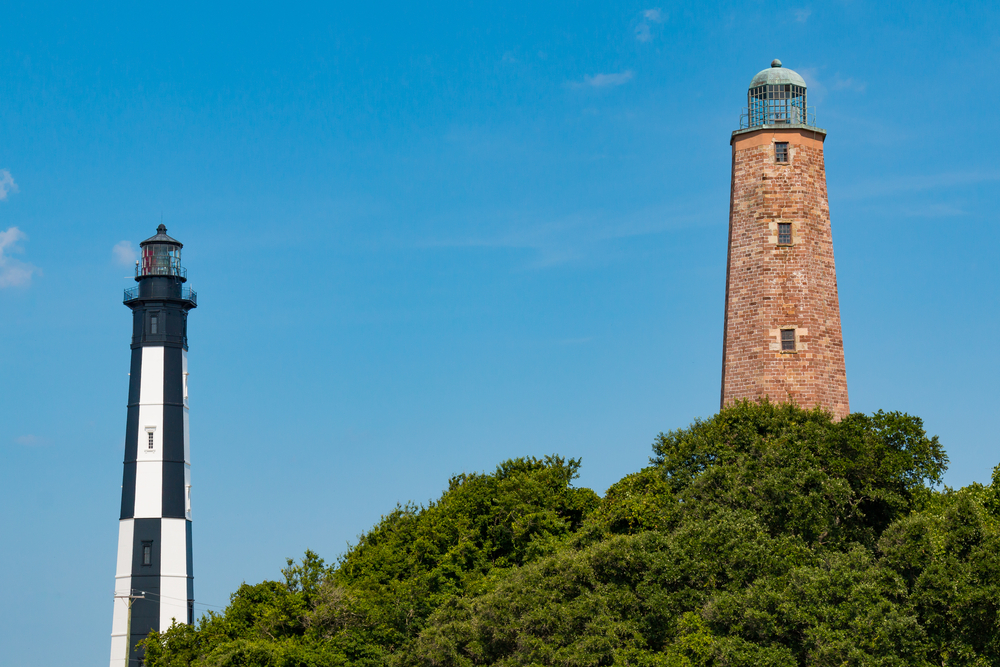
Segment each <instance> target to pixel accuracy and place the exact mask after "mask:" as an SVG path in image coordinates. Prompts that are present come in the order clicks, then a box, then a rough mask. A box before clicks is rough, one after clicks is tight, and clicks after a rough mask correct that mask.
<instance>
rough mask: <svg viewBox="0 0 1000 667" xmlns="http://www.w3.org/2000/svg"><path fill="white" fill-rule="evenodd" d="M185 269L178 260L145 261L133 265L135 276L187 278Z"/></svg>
mask: <svg viewBox="0 0 1000 667" xmlns="http://www.w3.org/2000/svg"><path fill="white" fill-rule="evenodd" d="M187 275H188V272H187V269H185V268H184V267H183V266H181V265H180V262H174V261H172V262H162V263H161V262H145V263H143V264H136V265H135V277H136V278H142V277H144V276H174V277H176V278H184V279H185V280H187Z"/></svg>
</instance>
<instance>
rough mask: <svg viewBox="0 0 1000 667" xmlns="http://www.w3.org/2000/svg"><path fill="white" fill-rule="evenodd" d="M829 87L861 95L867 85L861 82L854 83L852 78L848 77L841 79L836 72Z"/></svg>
mask: <svg viewBox="0 0 1000 667" xmlns="http://www.w3.org/2000/svg"><path fill="white" fill-rule="evenodd" d="M830 87H831V88H833V89H834V90H852V91H854V92H856V93H863V92H865V88H867V87H868V84H866V83H865V82H863V81H855V80H854V77H848V78H846V79H845V78H843V77H841V76H840V73H839V72H838V73H837V74H835V75H834V77H833V83H831V84H830Z"/></svg>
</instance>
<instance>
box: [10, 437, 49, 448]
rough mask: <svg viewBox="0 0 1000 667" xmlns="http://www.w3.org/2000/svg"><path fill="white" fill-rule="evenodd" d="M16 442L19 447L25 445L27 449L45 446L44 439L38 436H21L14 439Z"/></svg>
mask: <svg viewBox="0 0 1000 667" xmlns="http://www.w3.org/2000/svg"><path fill="white" fill-rule="evenodd" d="M14 441H15V442H16V443H17V444H19V445H24V446H25V447H38V446H39V445H44V444H45V440H44V438H39V437H38V436H37V435H31V434H28V435H20V436H18V437H16V438H14Z"/></svg>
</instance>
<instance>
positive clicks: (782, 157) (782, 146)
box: [774, 141, 788, 164]
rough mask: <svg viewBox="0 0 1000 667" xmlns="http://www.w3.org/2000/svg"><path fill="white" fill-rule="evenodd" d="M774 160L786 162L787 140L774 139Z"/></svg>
mask: <svg viewBox="0 0 1000 667" xmlns="http://www.w3.org/2000/svg"><path fill="white" fill-rule="evenodd" d="M774 161H775V162H782V163H786V164H787V162H788V142H787V141H776V142H775V143H774Z"/></svg>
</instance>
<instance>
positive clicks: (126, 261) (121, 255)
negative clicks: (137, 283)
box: [111, 241, 139, 266]
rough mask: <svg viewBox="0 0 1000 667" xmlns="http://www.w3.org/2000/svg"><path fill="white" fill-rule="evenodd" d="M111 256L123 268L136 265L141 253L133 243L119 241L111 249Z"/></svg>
mask: <svg viewBox="0 0 1000 667" xmlns="http://www.w3.org/2000/svg"><path fill="white" fill-rule="evenodd" d="M111 254H112V255H113V256H114V258H115V261H116V262H117V263H119V264H121V265H122V266H131V265H133V264H135V260H137V259H139V252H138V251H137V250H136V249H135V246H133V245H132V242H131V241H119V242H118V243H116V244H115V246H114V247H113V248H112V249H111Z"/></svg>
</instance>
